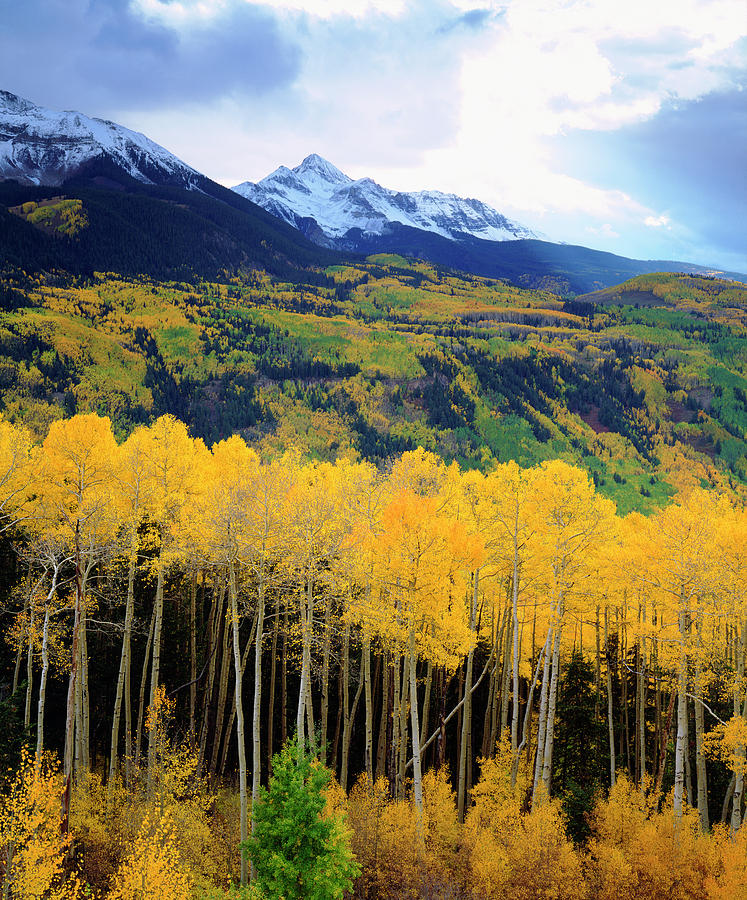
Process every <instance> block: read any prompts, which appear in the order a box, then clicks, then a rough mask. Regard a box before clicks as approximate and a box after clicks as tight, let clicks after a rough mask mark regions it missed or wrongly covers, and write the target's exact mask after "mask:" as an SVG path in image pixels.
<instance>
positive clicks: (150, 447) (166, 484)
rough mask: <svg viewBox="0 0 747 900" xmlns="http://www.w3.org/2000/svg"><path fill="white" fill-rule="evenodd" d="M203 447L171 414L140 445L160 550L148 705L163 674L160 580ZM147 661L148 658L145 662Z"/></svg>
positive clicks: (175, 547) (191, 495)
mask: <svg viewBox="0 0 747 900" xmlns="http://www.w3.org/2000/svg"><path fill="white" fill-rule="evenodd" d="M206 456H207V449H206V448H205V445H204V444H203V442H202V441H200V440H193V439H192V438H191V437H190V436H189V434H188V432H187V428H186V426H185V425H184V424H183V423H182V422H178V421H177V420H176V419H174V418H173V417H172V416H161V418H160V419H157V420H156V421H155V422H154V423H153V425H151V426H150V428H149V429H148V431H147V441H146V442H145V445H144V448H143V461H144V467H145V479H144V487H145V490H146V492H147V496H148V503H147V507H146V511H147V513H148V516H149V517H150V518H151V519H152V520H153V522H154V523H155V526H156V528H157V531H158V541H159V549H158V556H157V557H156V559H155V561H154V566H155V574H156V593H155V598H154V613H153V640H152V665H151V678H150V692H149V699H150V703H151V704H152V703H153V701H154V699H155V694H156V689H157V688H158V686H159V684H160V677H161V643H162V637H161V635H162V629H163V611H164V578H165V575H166V570H167V568H168V566H169V565H170V564H171V563H172V562H173V561H175V560H176V559H178V557H179V540H178V538H179V529H180V523H181V518H182V514H183V511H184V508H185V506H186V505H187V504H188V503H190V502H193V501H194V499H195V497H196V496H197V495H198V494H199V492H200V489H201V466H200V461H201V460H203V461H204V459H205V458H206ZM146 662H147V661H146Z"/></svg>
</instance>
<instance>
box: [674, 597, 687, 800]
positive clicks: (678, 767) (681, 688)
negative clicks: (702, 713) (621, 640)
mask: <svg viewBox="0 0 747 900" xmlns="http://www.w3.org/2000/svg"><path fill="white" fill-rule="evenodd" d="M679 630H680V657H679V663H678V666H677V741H676V744H675V754H674V797H673V804H674V813H675V815H676V816H677V817H680V816H681V815H682V803H683V800H684V794H685V741H686V737H687V656H686V653H685V637H686V622H685V609H684V600H682V601H681V606H680V613H679Z"/></svg>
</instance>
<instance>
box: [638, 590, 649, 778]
mask: <svg viewBox="0 0 747 900" xmlns="http://www.w3.org/2000/svg"><path fill="white" fill-rule="evenodd" d="M642 621H643V626H644V628H645V626H646V604H645V603H644V605H643V609H642ZM646 681H647V676H646V638H645V637H641V659H640V670H639V672H638V705H639V706H638V708H639V711H640V714H639V719H638V756H639V760H640V769H641V781H640V789H641V792H642V793H644V792H645V789H646V788H645V786H646Z"/></svg>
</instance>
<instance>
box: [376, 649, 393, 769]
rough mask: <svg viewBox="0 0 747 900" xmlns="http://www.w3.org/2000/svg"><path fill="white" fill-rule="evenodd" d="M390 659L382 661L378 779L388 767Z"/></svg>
mask: <svg viewBox="0 0 747 900" xmlns="http://www.w3.org/2000/svg"><path fill="white" fill-rule="evenodd" d="M389 668H390V666H389V659H388V656H384V657H383V659H382V661H381V715H380V717H379V739H378V743H377V747H376V777H377V778H383V777H384V776H385V775H386V771H387V769H386V767H387V746H386V743H387V741H386V733H387V723H388V721H389V715H390V713H391V711H390V709H389V677H390V672H389Z"/></svg>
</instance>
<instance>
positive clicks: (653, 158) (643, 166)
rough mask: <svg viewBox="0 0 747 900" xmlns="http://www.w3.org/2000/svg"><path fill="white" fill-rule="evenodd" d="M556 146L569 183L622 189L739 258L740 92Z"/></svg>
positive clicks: (744, 122)
mask: <svg viewBox="0 0 747 900" xmlns="http://www.w3.org/2000/svg"><path fill="white" fill-rule="evenodd" d="M557 146H558V147H559V151H560V154H559V155H560V158H561V160H562V164H563V165H564V166H565V167H566V169H567V170H568V171H570V172H571V173H572V174H574V175H575V176H577V177H581V178H583V179H584V180H586V181H590V182H593V183H596V184H599V185H603V186H605V187H609V186H614V187H616V188H619V189H621V190H624V191H626V192H627V193H629V194H631V195H633V196H635V197H636V198H637V199H639V200H640V201H641V202H642V203H645V204H646V205H647V206H649V207H651V208H652V209H655V210H658V211H667V212H668V213H669V214H670V216H671V218H672V220H673V221H676V222H680V223H681V224H683V225H686V226H687V227H688V228H690V229H692V230H693V231H694V232H696V233H698V234H700V235H702V237H703V239H704V241H705V242H707V243H713V244H715V245H719V246H723V247H724V249H728V250H731V251H733V252H735V253H744V248H745V232H744V216H745V213H744V210H745V203H746V202H747V150H746V149H745V148H747V90H736V89H735V90H731V91H726V92H721V93H713V94H708V95H706V96H705V97H703V98H701V99H700V100H694V101H691V102H686V103H682V102H680V103H677V104H671V105H668V106H665V107H664V108H663V109H662V110H661V111H660V112H659V113H658V114H657V115H656V116H654V117H653V118H651V119H649V120H648V121H646V122H641V123H639V124H636V125H632V126H628V127H626V128H621V129H619V130H617V131H614V132H596V133H594V132H575V133H573V134H572V135H569V136H568V137H567V138H559V139H558V140H557Z"/></svg>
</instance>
